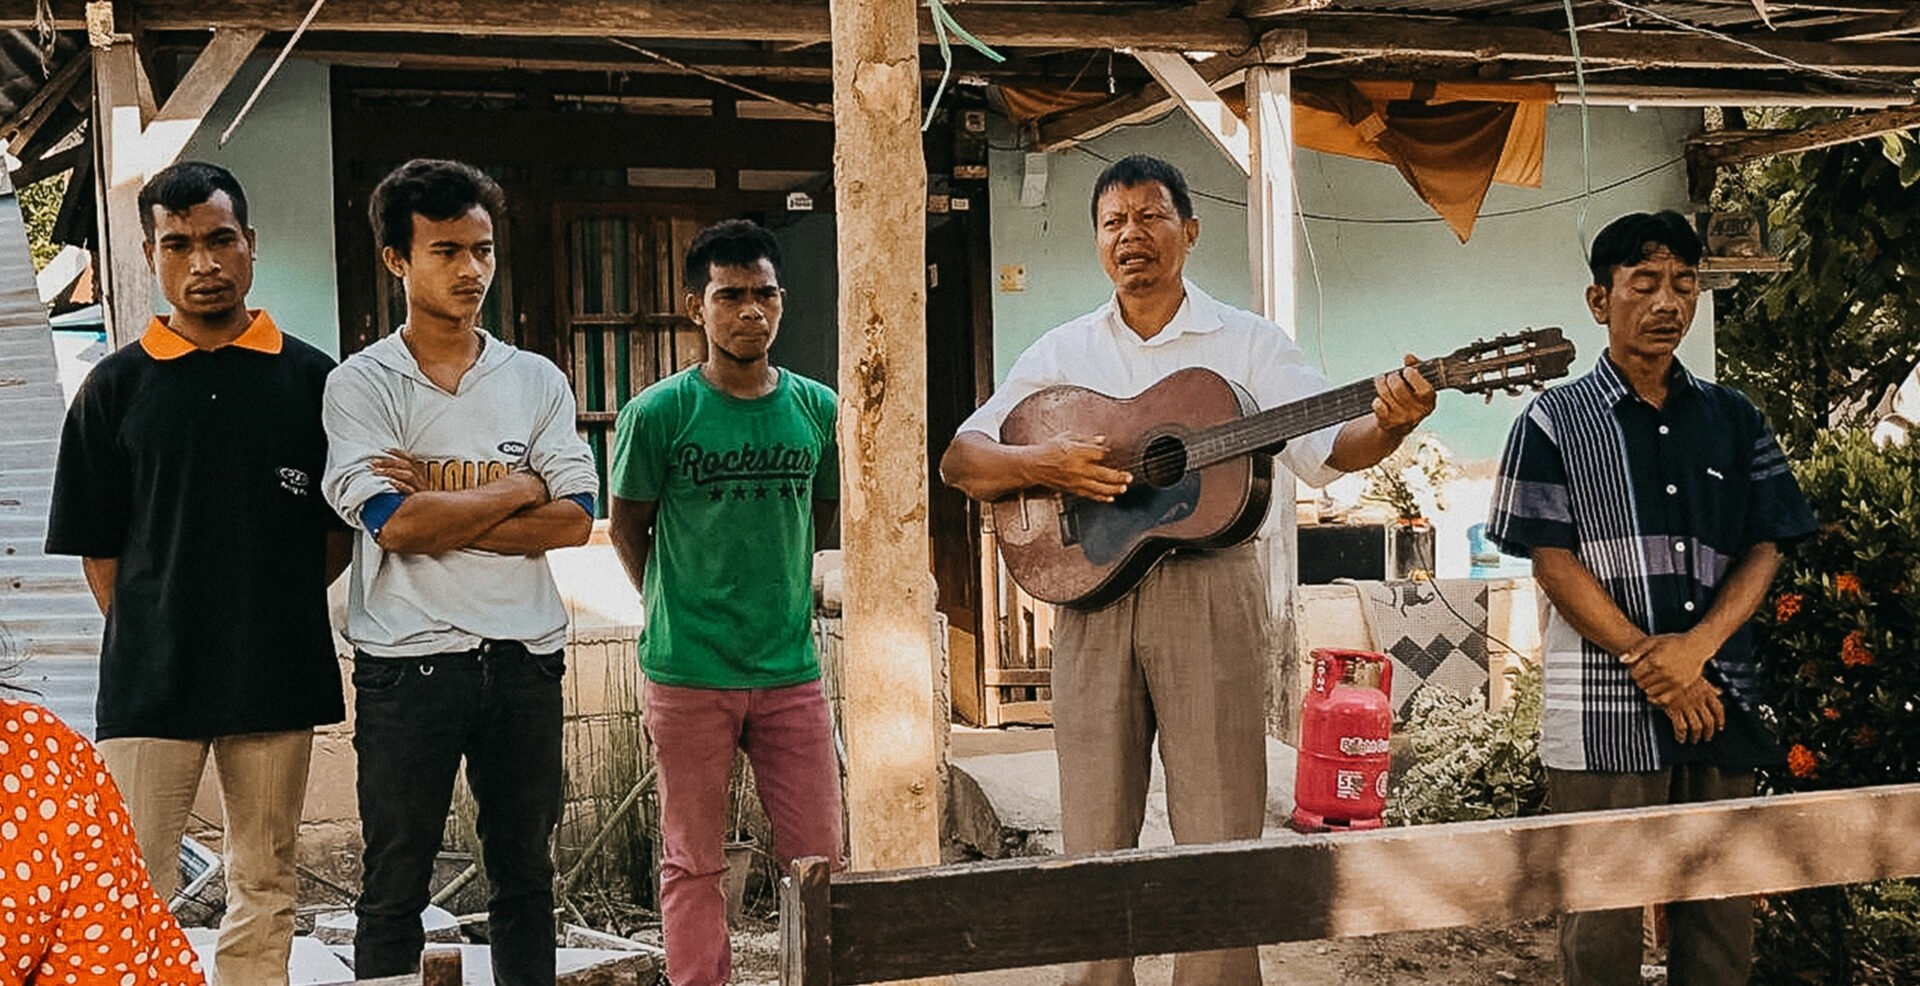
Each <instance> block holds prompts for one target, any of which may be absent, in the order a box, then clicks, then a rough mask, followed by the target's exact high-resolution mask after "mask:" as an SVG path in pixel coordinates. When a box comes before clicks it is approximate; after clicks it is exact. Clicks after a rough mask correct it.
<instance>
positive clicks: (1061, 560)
mask: <svg viewBox="0 0 1920 986" xmlns="http://www.w3.org/2000/svg"><path fill="white" fill-rule="evenodd" d="M1572 364H1573V343H1571V342H1568V341H1567V340H1566V339H1565V338H1564V337H1563V336H1562V334H1561V332H1560V330H1559V329H1557V328H1546V329H1531V330H1528V331H1526V332H1520V333H1515V334H1513V335H1505V336H1501V337H1499V338H1496V339H1492V340H1486V341H1481V342H1476V343H1473V344H1472V345H1468V346H1462V347H1461V348H1460V349H1458V350H1455V351H1454V352H1453V353H1452V354H1451V355H1448V356H1441V357H1438V358H1435V359H1430V360H1426V361H1424V362H1422V363H1420V364H1419V366H1418V369H1419V370H1420V373H1421V375H1422V376H1424V377H1426V378H1427V380H1429V381H1431V382H1432V383H1433V385H1434V389H1436V390H1459V391H1464V392H1466V393H1478V394H1485V395H1487V399H1488V400H1492V399H1493V393H1494V392H1495V391H1506V392H1508V393H1514V394H1517V393H1519V392H1520V390H1521V388H1524V387H1532V388H1534V389H1539V387H1540V386H1542V385H1543V384H1544V383H1545V382H1546V381H1548V380H1554V379H1557V378H1559V377H1563V376H1566V374H1567V368H1568V367H1570V366H1571V365H1572ZM1374 396H1375V391H1374V386H1373V380H1372V379H1371V378H1369V379H1367V380H1362V381H1359V382H1358V383H1352V384H1348V385H1347V386H1345V387H1339V388H1336V389H1334V390H1330V391H1327V392H1325V393H1321V394H1316V395H1314V396H1312V397H1308V398H1306V399H1304V400H1298V401H1294V402H1292V403H1290V404H1282V405H1280V406H1279V407H1274V408H1269V409H1267V410H1265V411H1262V410H1260V409H1259V408H1257V407H1256V406H1255V405H1254V403H1253V400H1252V398H1251V397H1250V396H1249V395H1248V394H1247V392H1246V391H1245V390H1244V389H1243V388H1241V387H1240V386H1239V385H1238V384H1235V383H1232V382H1231V381H1228V380H1226V379H1225V378H1223V377H1221V376H1220V375H1219V374H1217V373H1214V372H1213V371H1212V370H1207V369H1201V368H1197V367H1196V368H1190V369H1185V370H1180V371H1177V372H1175V373H1173V374H1171V375H1169V376H1168V377H1166V378H1165V379H1164V380H1161V381H1160V382H1159V383H1156V384H1154V385H1153V386H1152V387H1149V388H1147V389H1146V390H1145V391H1144V392H1142V393H1141V394H1140V395H1139V396H1137V397H1131V398H1127V399H1125V400H1121V399H1117V398H1113V397H1108V396H1106V395H1105V394H1101V393H1097V392H1095V391H1092V390H1088V389H1086V388H1085V387H1073V386H1058V387H1048V388H1046V389H1044V390H1040V391H1037V392H1035V393H1033V394H1031V395H1029V396H1028V397H1027V398H1026V399H1025V400H1023V401H1021V402H1020V403H1019V404H1017V405H1015V406H1014V409H1013V410H1012V411H1011V412H1010V413H1008V415H1007V418H1006V420H1005V421H1004V422H1003V423H1002V424H1001V425H1000V441H1001V442H1002V443H1003V444H1007V445H1034V444H1038V443H1040V442H1043V441H1046V440H1048V439H1051V438H1053V437H1054V436H1056V435H1061V434H1071V435H1082V436H1092V435H1105V436H1106V438H1107V442H1108V445H1109V451H1108V454H1107V456H1106V459H1105V460H1104V461H1105V464H1107V465H1110V466H1112V467H1113V468H1115V469H1119V470H1122V471H1124V472H1126V473H1129V474H1130V475H1132V476H1133V485H1132V486H1131V487H1130V488H1129V489H1128V490H1127V491H1126V492H1125V493H1123V494H1121V495H1120V496H1119V497H1116V498H1115V499H1114V500H1113V502H1111V503H1103V502H1100V501H1098V500H1089V499H1086V498H1083V497H1078V496H1072V495H1068V494H1063V493H1060V492H1057V491H1054V490H1046V489H1037V488H1036V489H1028V490H1022V491H1021V492H1019V493H1015V494H1012V495H1010V496H1007V497H1005V498H1002V499H1000V500H997V501H995V502H994V503H992V504H991V505H990V508H991V510H992V513H993V524H994V531H995V534H996V536H997V537H998V538H999V541H1000V553H1001V555H1002V556H1003V557H1005V558H1006V562H1007V571H1008V572H1009V573H1010V574H1011V575H1012V576H1013V580H1014V581H1015V582H1018V583H1019V584H1020V587H1021V588H1022V589H1025V590H1026V591H1027V592H1028V593H1029V594H1030V595H1032V596H1033V597H1034V598H1036V599H1041V600H1044V601H1046V602H1050V603H1059V604H1062V605H1066V606H1074V607H1079V608H1097V607H1100V606H1104V605H1106V604H1108V603H1110V602H1112V601H1114V600H1115V599H1118V598H1120V596H1122V595H1124V594H1125V593H1126V592H1127V590H1129V589H1131V588H1133V587H1134V586H1135V585H1137V584H1138V583H1139V582H1140V580H1141V579H1142V578H1144V577H1145V576H1146V574H1147V572H1148V570H1149V569H1151V568H1152V567H1153V566H1154V564H1155V563H1156V562H1158V561H1159V560H1160V559H1161V558H1162V557H1164V556H1165V555H1166V554H1167V552H1169V551H1172V550H1174V549H1176V548H1224V547H1229V546H1231V545H1236V544H1240V543H1241V542H1243V541H1246V540H1247V539H1249V538H1251V537H1253V535H1254V534H1256V533H1258V531H1259V530H1260V527H1261V524H1262V523H1263V522H1264V521H1265V520H1266V516H1267V505H1268V500H1269V498H1270V495H1271V492H1272V491H1271V485H1272V479H1273V454H1274V453H1276V452H1278V451H1280V449H1281V448H1282V447H1284V446H1285V445H1286V443H1287V442H1288V441H1289V440H1290V439H1293V438H1296V437H1298V436H1300V435H1306V434H1311V433H1313V432H1316V431H1319V430H1320V429H1322V428H1325V427H1327V426H1329V425H1336V424H1340V423H1342V422H1345V421H1351V420H1353V419H1355V418H1359V417H1363V416H1365V415H1367V414H1371V413H1372V412H1373V399H1374Z"/></svg>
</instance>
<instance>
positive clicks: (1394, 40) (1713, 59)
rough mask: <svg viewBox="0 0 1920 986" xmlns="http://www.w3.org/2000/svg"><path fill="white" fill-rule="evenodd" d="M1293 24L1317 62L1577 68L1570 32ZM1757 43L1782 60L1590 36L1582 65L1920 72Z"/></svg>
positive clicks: (1789, 43) (1893, 59)
mask: <svg viewBox="0 0 1920 986" xmlns="http://www.w3.org/2000/svg"><path fill="white" fill-rule="evenodd" d="M1285 23H1286V26H1288V27H1295V28H1306V29H1307V30H1308V47H1309V48H1310V50H1311V52H1312V53H1313V54H1326V55H1376V56H1392V57H1399V58H1416V59H1459V60H1466V61H1495V60H1504V61H1524V62H1554V63H1566V64H1571V63H1572V61H1573V52H1572V50H1571V48H1570V46H1569V44H1568V41H1567V35H1566V32H1564V31H1550V30H1545V29H1543V28H1537V27H1514V26H1506V25H1499V24H1484V23H1467V22H1464V21H1440V22H1435V21H1429V20H1413V19H1409V18H1406V17H1402V16H1398V15H1393V16H1385V15H1371V14H1331V13H1326V12H1321V13H1316V14H1313V15H1310V16H1307V17H1298V18H1293V19H1291V20H1289V21H1287V22H1285ZM1750 43H1752V44H1755V45H1756V46H1757V47H1759V48H1761V49H1764V50H1765V51H1766V52H1768V53H1769V54H1771V55H1773V56H1776V57H1768V56H1767V55H1763V54H1760V53H1758V52H1755V51H1753V50H1752V49H1749V48H1745V47H1742V46H1740V45H1736V44H1731V43H1729V42H1726V41H1721V40H1719V39H1717V38H1712V37H1707V36H1704V35H1696V34H1688V33H1681V32H1677V31H1626V30H1613V29H1589V30H1582V31H1581V32H1580V54H1581V57H1582V58H1583V59H1584V60H1585V62H1586V64H1587V65H1589V66H1595V67H1605V66H1625V67H1629V68H1647V69H1652V68H1660V69H1716V70H1718V69H1746V70H1757V71H1773V72H1778V71H1782V70H1785V69H1786V68H1787V66H1786V64H1785V63H1784V62H1783V61H1782V59H1787V60H1791V61H1794V62H1797V63H1799V64H1801V65H1805V66H1808V67H1810V68H1816V69H1825V70H1828V71H1834V72H1847V73H1854V74H1860V73H1886V74H1893V75H1900V76H1911V75H1912V74H1913V72H1914V66H1915V65H1920V44H1905V43H1896V42H1879V43H1874V44H1840V43H1833V42H1819V41H1801V40H1789V39H1784V38H1774V37H1772V36H1769V35H1759V36H1756V37H1755V38H1754V40H1753V41H1752V42H1750Z"/></svg>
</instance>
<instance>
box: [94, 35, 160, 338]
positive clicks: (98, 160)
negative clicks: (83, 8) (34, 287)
mask: <svg viewBox="0 0 1920 986" xmlns="http://www.w3.org/2000/svg"><path fill="white" fill-rule="evenodd" d="M87 37H88V40H89V41H90V43H91V44H92V45H93V133H94V139H93V148H94V150H93V153H94V168H93V173H94V175H95V179H94V213H95V216H96V220H97V222H98V224H99V225H98V234H97V238H96V241H95V245H96V246H97V248H98V250H99V254H98V262H97V263H98V266H97V268H96V270H97V272H98V274H99V275H100V294H101V299H102V301H104V302H105V303H104V304H103V305H102V306H101V312H102V314H103V315H104V316H105V318H106V323H107V338H108V341H110V342H111V343H112V344H113V346H114V348H116V349H117V348H119V347H121V346H124V345H126V344H127V343H129V342H132V341H133V340H135V339H137V338H139V337H140V333H141V332H142V331H144V330H145V329H146V327H147V322H148V320H150V319H151V318H152V317H153V274H152V272H151V271H149V270H148V269H147V259H146V255H145V253H144V252H143V251H142V249H141V245H142V243H143V242H144V241H145V236H144V235H143V234H142V233H141V230H140V186H141V185H142V184H144V183H145V182H146V180H147V176H146V175H145V174H142V173H141V171H140V169H139V168H138V167H137V166H136V165H135V160H136V159H137V158H138V157H139V147H140V132H141V130H142V128H143V127H144V126H145V124H146V121H145V120H144V119H142V114H141V108H140V82H139V78H140V59H139V55H138V54H137V53H136V52H135V51H134V47H133V38H132V36H131V35H126V34H116V33H114V30H113V4H112V3H109V2H96V3H88V4H87Z"/></svg>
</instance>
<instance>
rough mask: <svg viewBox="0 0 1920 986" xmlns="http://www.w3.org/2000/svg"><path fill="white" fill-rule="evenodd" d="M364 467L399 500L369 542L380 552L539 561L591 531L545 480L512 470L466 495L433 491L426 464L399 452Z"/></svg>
mask: <svg viewBox="0 0 1920 986" xmlns="http://www.w3.org/2000/svg"><path fill="white" fill-rule="evenodd" d="M369 465H370V467H371V468H372V470H373V473H374V475H376V476H379V477H380V478H382V479H384V480H386V481H387V483H388V484H389V485H391V486H392V487H393V490H394V492H396V493H398V494H400V495H401V496H402V497H403V498H404V499H402V500H401V502H400V506H399V508H398V509H396V510H395V511H394V512H393V515H392V516H391V517H389V518H387V522H386V523H385V524H384V525H382V526H381V527H380V530H379V533H378V534H377V535H376V536H375V538H374V540H375V541H377V542H378V543H379V545H380V547H381V549H382V550H385V551H390V552H394V553H396V554H406V555H438V554H443V553H445V552H448V551H453V550H456V549H459V548H477V549H479V550H482V551H492V552H495V553H497V554H503V555H537V554H540V553H541V552H544V551H550V550H552V549H554V548H567V547H573V546H575V545H581V544H585V543H587V538H588V537H589V536H591V535H592V533H593V517H592V516H591V515H589V514H588V513H587V512H586V511H585V510H583V509H581V508H580V505H579V504H578V503H574V502H571V501H569V500H564V499H562V500H555V499H552V498H551V497H550V496H549V495H548V492H547V484H546V482H545V481H544V480H542V479H541V478H540V477H539V476H537V475H535V474H534V473H531V472H525V471H515V472H510V473H507V474H506V475H505V476H502V477H501V478H499V479H496V480H494V481H492V482H490V483H484V484H482V485H480V486H476V487H474V488H472V489H466V490H432V489H428V488H427V484H426V476H425V473H426V467H425V464H424V463H422V462H421V461H420V460H418V459H415V458H414V457H413V456H411V455H409V454H407V453H406V452H405V451H403V450H401V449H388V450H387V453H386V454H385V455H383V456H378V457H376V458H374V459H373V460H372V461H371V462H370V463H369Z"/></svg>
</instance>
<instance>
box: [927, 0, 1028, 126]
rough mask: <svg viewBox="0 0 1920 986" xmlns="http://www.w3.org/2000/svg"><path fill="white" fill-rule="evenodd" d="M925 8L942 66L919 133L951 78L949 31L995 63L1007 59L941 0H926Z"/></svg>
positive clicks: (931, 123)
mask: <svg viewBox="0 0 1920 986" xmlns="http://www.w3.org/2000/svg"><path fill="white" fill-rule="evenodd" d="M927 10H928V12H929V13H930V14H932V16H933V36H934V40H936V41H938V42H939V43H940V61H941V62H942V64H943V66H944V67H943V68H942V69H941V70H940V85H939V86H938V87H936V88H935V89H934V90H933V100H932V101H931V102H929V103H928V104H927V117H926V119H925V120H924V121H922V122H921V124H920V132H921V133H925V132H926V131H927V129H928V128H930V127H932V126H933V115H934V113H936V112H937V111H939V109H940V98H941V97H942V96H944V95H946V93H947V82H948V80H950V79H952V78H953V45H952V43H951V42H950V41H948V39H947V35H948V34H949V33H951V34H952V35H953V36H954V37H957V38H959V39H960V40H961V41H963V42H966V45H967V47H969V48H972V49H973V50H975V51H977V52H979V53H980V54H982V55H985V56H987V57H988V58H990V59H992V60H993V61H994V62H996V63H999V62H1004V61H1006V60H1007V56H1005V55H1002V54H1000V53H999V52H997V51H994V50H993V49H992V48H991V47H988V45H987V43H986V42H984V41H982V40H980V39H979V38H976V37H974V36H973V35H972V34H969V33H968V32H967V29H966V28H964V27H961V26H960V22H959V21H956V20H954V19H953V15H952V14H950V13H948V12H947V5H946V4H945V3H944V2H942V0H927Z"/></svg>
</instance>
